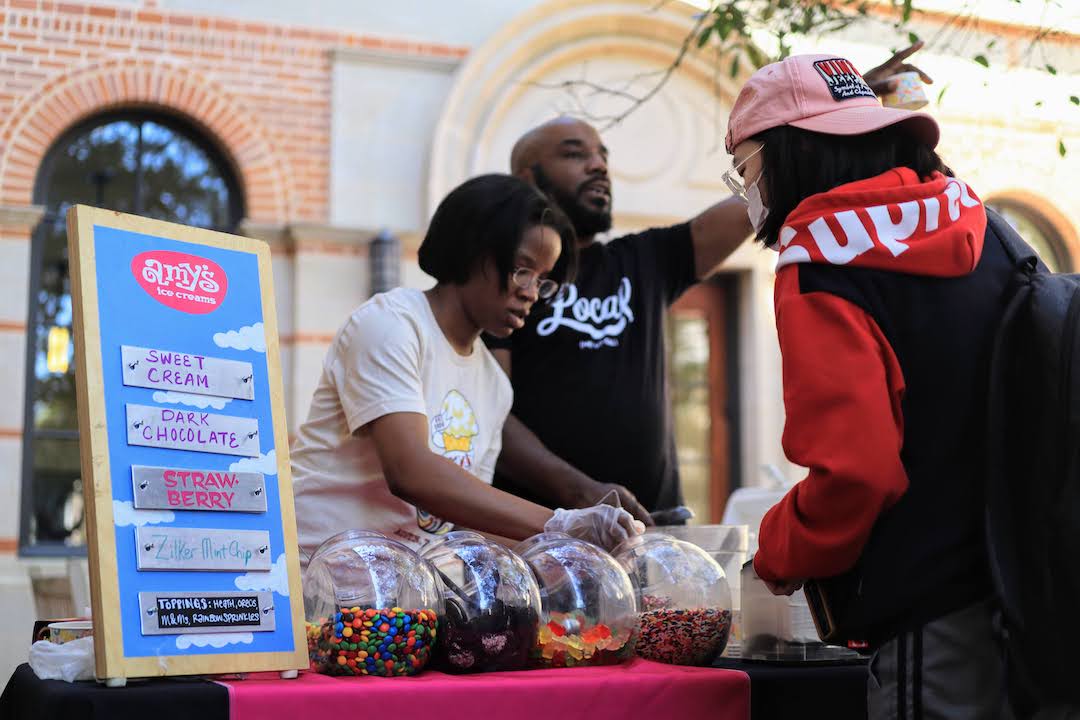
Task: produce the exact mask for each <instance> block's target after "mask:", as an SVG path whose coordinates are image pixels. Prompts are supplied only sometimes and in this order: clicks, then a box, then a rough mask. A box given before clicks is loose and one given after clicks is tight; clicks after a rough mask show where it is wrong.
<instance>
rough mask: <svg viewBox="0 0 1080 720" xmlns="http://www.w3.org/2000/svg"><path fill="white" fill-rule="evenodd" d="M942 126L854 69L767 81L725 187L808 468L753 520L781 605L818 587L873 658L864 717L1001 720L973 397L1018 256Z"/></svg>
mask: <svg viewBox="0 0 1080 720" xmlns="http://www.w3.org/2000/svg"><path fill="white" fill-rule="evenodd" d="M939 134H940V133H939V128H938V125H937V123H936V122H935V121H934V119H933V118H932V117H931V116H929V115H927V114H924V113H917V112H911V111H907V110H900V109H894V108H885V107H882V105H881V104H880V103H879V101H878V100H877V99H876V98H875V96H874V93H873V91H872V90H871V89H870V88H869V87H868V86H867V84H866V83H865V82H864V80H863V78H862V76H861V75H860V74H859V72H858V71H857V70H856V69H855V67H854V66H853V65H852V64H851V63H850V62H849V61H847V60H845V59H843V58H839V57H837V56H835V55H802V56H795V57H789V58H787V59H785V60H783V61H781V62H778V63H773V64H771V65H768V66H766V67H763V68H762V69H760V70H759V71H757V72H756V73H755V74H754V75H753V76H752V77H751V78H750V80H749V81H748V82H747V83H746V85H745V87H744V88H743V89H742V91H741V92H740V94H739V97H738V99H737V100H736V103H735V106H734V108H733V109H732V112H731V116H730V118H729V125H728V134H727V142H726V144H727V150H728V152H729V153H730V154H732V155H733V156H734V157H733V168H732V170H731V171H729V172H728V173H727V174H726V175H725V179H726V180H727V181H728V184H729V185H730V186H731V188H732V190H733V191H735V192H736V194H738V195H740V196H741V197H743V198H744V199H745V200H746V202H747V212H748V214H749V216H750V220H751V222H752V223H753V226H754V230H755V232H756V235H757V238H758V239H759V240H761V241H762V242H763V243H764V244H765V245H766V246H768V247H771V248H772V249H774V250H776V251H778V253H779V256H778V260H777V270H776V285H775V297H774V302H775V311H776V327H777V333H778V337H779V342H780V351H781V355H782V358H783V363H782V368H783V389H784V407H785V411H786V420H785V426H784V433H783V446H784V451H785V453H786V454H787V456H788V457H789V459H790V460H791V461H792V462H794V463H796V464H798V465H800V466H803V467H805V468H807V469H808V471H809V472H808V475H807V476H806V478H805V479H804V480H803V481H801V482H800V483H798V484H797V485H796V486H795V487H794V488H792V490H791V491H790V492H789V493H788V494H787V495H786V496H785V497H784V498H783V500H782V501H781V502H780V503H778V504H777V505H776V506H775V507H773V508H772V509H771V510H770V511H769V512H768V513H767V514H766V515H765V518H764V519H763V520H762V523H761V528H760V533H759V549H758V552H757V554H756V555H755V557H754V568H755V570H756V572H757V574H758V576H759V577H761V578H762V579H763V580H764V581H765V582H766V583H767V584H768V585H769V587H770V589H772V591H773V592H774V593H777V594H782V593H786V594H790V593H791V592H793V591H794V590H796V589H798V588H799V587H801V585H802V584H803V582H804V581H806V580H809V579H815V580H817V581H819V585H820V586H822V587H825V588H827V590H828V596H829V600H830V605H831V607H832V609H833V611H834V612H835V617H836V620H837V624H838V628H839V630H840V632H841V637H842V638H843V639H847V640H860V641H863V642H865V643H866V644H867V645H868V646H869V648H870V650H871V651H872V652H873V657H872V659H871V662H870V678H869V682H868V707H869V711H870V717H871V718H892V717H900V718H921V717H927V718H929V717H934V718H951V719H956V718H990V717H1002V716H1008V713H1009V712H1010V711H1009V709H1008V708H1009V706H1008V703H1007V702H1006V701H1005V694H1004V690H1003V688H1004V687H1005V684H1006V682H1005V674H1004V665H1003V661H1002V651H1001V649H1000V644H999V639H998V635H997V633H996V631H995V629H994V613H995V612H996V608H995V605H994V602H993V599H992V587H991V582H990V577H989V570H988V567H987V563H986V560H985V557H984V556H985V550H984V538H983V533H984V531H985V528H984V525H983V515H982V514H983V501H982V473H981V472H980V468H981V463H982V456H983V443H984V441H983V438H982V427H983V415H984V388H985V386H986V382H987V374H988V368H989V354H990V346H991V339H992V336H993V332H994V329H995V327H996V325H997V322H998V320H999V318H1000V315H1001V310H1002V304H1001V303H1002V299H1003V296H1004V295H1003V294H1004V292H1005V288H1006V284H1007V282H1008V279H1009V276H1010V270H1011V264H1010V262H1009V260H1008V257H1007V256H1006V254H1005V251H1004V249H1003V247H1002V244H1001V241H1000V240H999V239H998V238H997V237H996V236H995V235H993V233H992V232H991V233H989V234H988V231H987V216H986V213H987V211H986V208H985V207H984V206H983V203H982V202H981V201H980V200H979V197H978V196H977V195H976V193H975V191H974V190H972V189H971V188H970V187H969V186H968V185H967V184H966V183H964V182H963V181H962V180H960V179H958V178H956V177H954V176H953V173H952V172H951V171H950V170H949V169H948V168H947V167H946V166H945V165H944V163H943V162H942V160H941V158H940V157H938V155H937V154H936V153H935V151H934V148H935V147H936V145H937V142H938V138H939Z"/></svg>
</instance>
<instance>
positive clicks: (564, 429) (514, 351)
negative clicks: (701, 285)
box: [487, 223, 696, 510]
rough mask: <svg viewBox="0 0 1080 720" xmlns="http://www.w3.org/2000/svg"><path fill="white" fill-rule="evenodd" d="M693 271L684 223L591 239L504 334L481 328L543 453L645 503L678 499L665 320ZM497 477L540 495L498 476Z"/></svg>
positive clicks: (661, 505)
mask: <svg viewBox="0 0 1080 720" xmlns="http://www.w3.org/2000/svg"><path fill="white" fill-rule="evenodd" d="M695 281H696V278H695V273H694V249H693V244H692V242H691V239H690V225H689V223H684V224H682V225H675V226H674V227H670V228H654V229H651V230H646V231H645V232H642V233H639V234H636V235H627V236H625V237H620V238H617V239H615V240H612V241H611V242H608V243H606V244H604V243H599V242H597V243H593V244H592V245H589V246H588V247H586V248H584V249H582V250H581V253H580V260H579V265H578V274H577V278H576V280H575V282H574V283H573V284H572V285H568V286H567V287H566V288H564V289H563V291H562V292H561V293H560V294H559V295H558V296H557V297H556V298H555V299H553V300H551V301H550V302H549V303H546V304H545V303H539V304H537V305H536V306H534V307H533V311H532V313H531V314H530V315H529V318H528V320H527V322H526V324H525V327H524V328H522V329H521V330H518V331H517V332H515V333H514V334H513V335H512V336H510V338H508V339H506V340H497V339H494V338H487V342H488V345H489V346H491V347H492V348H509V349H510V351H511V380H512V381H513V385H514V407H513V411H512V412H513V413H514V415H516V416H517V418H518V419H519V420H521V421H522V422H523V423H525V425H526V426H527V427H529V428H530V429H531V430H532V431H533V432H534V433H536V435H537V436H538V437H539V438H540V440H541V441H542V442H543V443H544V445H546V446H547V448H548V449H549V450H551V451H552V452H553V453H555V454H556V455H558V456H559V457H561V458H563V459H564V460H566V461H567V462H569V463H570V464H571V465H574V466H575V467H577V468H578V469H580V470H581V471H582V472H584V473H585V474H587V475H589V476H590V477H592V478H593V479H594V480H598V481H600V482H605V483H609V482H610V483H619V484H622V485H625V486H626V487H627V488H629V489H630V490H631V492H633V493H634V494H635V495H636V496H637V498H638V500H639V501H641V503H642V504H643V505H644V506H645V507H646V508H648V509H649V510H658V509H666V508H669V507H673V506H675V505H678V504H680V503H681V502H682V493H681V492H680V489H679V470H678V464H677V460H676V455H675V439H674V435H673V433H672V419H671V408H670V406H669V404H668V392H667V375H666V372H665V365H666V362H665V352H664V324H665V317H666V315H667V307H668V306H669V305H670V304H671V303H672V302H674V301H675V300H676V299H677V298H678V297H679V295H681V294H682V292H683V291H684V290H686V288H688V287H689V286H690V285H691V284H693V283H694V282H695ZM495 485H496V487H499V488H502V489H504V490H508V491H510V492H514V493H515V494H518V495H522V496H524V497H529V498H530V499H534V500H537V501H538V502H545V499H544V498H536V497H534V496H532V495H531V494H530V493H528V492H527V491H525V490H524V489H522V488H519V487H516V486H515V485H514V484H513V482H512V481H510V479H508V478H505V477H501V476H498V475H497V476H496V479H495Z"/></svg>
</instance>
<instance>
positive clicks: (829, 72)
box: [814, 58, 875, 101]
mask: <svg viewBox="0 0 1080 720" xmlns="http://www.w3.org/2000/svg"><path fill="white" fill-rule="evenodd" d="M814 69H815V70H817V71H818V73H819V74H820V75H821V77H822V78H824V79H825V84H826V85H828V86H829V91H830V92H832V96H833V100H838V101H839V100H850V99H851V98H855V97H870V98H872V97H875V96H874V91H873V90H871V89H870V86H869V85H867V84H866V81H865V80H863V78H862V75H860V74H859V71H858V70H856V69H855V66H854V65H852V64H851V63H850V62H848V61H847V60H844V59H843V58H833V59H831V60H818V61H817V62H815V63H814Z"/></svg>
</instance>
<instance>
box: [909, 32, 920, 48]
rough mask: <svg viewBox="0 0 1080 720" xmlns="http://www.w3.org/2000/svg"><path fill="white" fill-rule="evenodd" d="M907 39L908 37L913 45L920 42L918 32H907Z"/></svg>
mask: <svg viewBox="0 0 1080 720" xmlns="http://www.w3.org/2000/svg"><path fill="white" fill-rule="evenodd" d="M907 39H908V43H910V44H911V45H914V44H915V43H917V42H919V36H918V35H917V34H915V33H913V32H909V33H908V34H907Z"/></svg>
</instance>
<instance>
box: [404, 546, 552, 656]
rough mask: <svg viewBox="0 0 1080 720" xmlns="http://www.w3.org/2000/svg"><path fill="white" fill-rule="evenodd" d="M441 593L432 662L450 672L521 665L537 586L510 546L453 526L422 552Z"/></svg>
mask: <svg viewBox="0 0 1080 720" xmlns="http://www.w3.org/2000/svg"><path fill="white" fill-rule="evenodd" d="M421 557H423V558H424V559H425V560H427V561H428V563H429V564H430V565H431V566H432V568H433V570H434V571H435V581H436V584H437V585H438V587H439V590H440V592H441V594H442V601H443V615H442V616H440V617H439V645H438V647H437V649H436V661H435V662H436V665H437V667H438V668H439V669H440V670H446V671H449V672H484V671H493V670H521V669H524V668H525V667H526V666H527V664H528V660H529V653H530V652H531V651H532V649H533V646H534V645H535V644H536V634H537V631H538V629H539V624H540V588H539V586H538V585H537V584H536V578H535V577H533V574H532V571H531V570H530V569H529V566H528V565H527V564H526V563H525V561H524V560H522V559H521V558H520V557H519V556H518V555H516V554H515V553H514V552H513V551H511V550H509V549H508V548H505V547H503V546H501V545H498V544H496V543H493V542H490V541H488V540H487V539H486V538H484V537H483V536H482V535H479V534H477V533H474V532H469V531H454V532H450V533H447V535H446V536H445V537H444V538H443V539H441V540H440V541H438V542H436V543H434V544H432V545H430V546H428V547H427V548H425V549H424V552H423V553H422V554H421Z"/></svg>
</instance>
